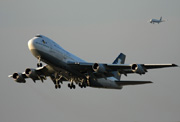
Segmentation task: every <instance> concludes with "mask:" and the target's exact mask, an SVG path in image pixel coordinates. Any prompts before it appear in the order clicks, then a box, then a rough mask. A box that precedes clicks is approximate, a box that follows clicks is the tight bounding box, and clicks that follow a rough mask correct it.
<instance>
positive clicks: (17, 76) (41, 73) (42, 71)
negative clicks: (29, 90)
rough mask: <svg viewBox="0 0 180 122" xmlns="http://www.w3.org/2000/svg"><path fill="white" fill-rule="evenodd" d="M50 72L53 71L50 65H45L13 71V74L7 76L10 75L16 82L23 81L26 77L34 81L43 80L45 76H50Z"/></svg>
mask: <svg viewBox="0 0 180 122" xmlns="http://www.w3.org/2000/svg"><path fill="white" fill-rule="evenodd" d="M52 73H54V70H53V69H52V67H51V66H49V65H46V66H44V67H40V68H36V69H31V68H27V69H26V71H25V72H23V73H14V74H13V75H9V76H8V77H12V78H13V79H14V80H15V81H16V82H19V83H25V82H26V80H25V79H26V78H31V79H32V80H33V81H34V82H35V81H36V80H41V81H42V82H43V80H45V79H46V76H50V75H51V74H52Z"/></svg>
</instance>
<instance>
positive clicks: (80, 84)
mask: <svg viewBox="0 0 180 122" xmlns="http://www.w3.org/2000/svg"><path fill="white" fill-rule="evenodd" d="M86 86H87V84H86V83H84V82H83V83H79V87H81V88H86Z"/></svg>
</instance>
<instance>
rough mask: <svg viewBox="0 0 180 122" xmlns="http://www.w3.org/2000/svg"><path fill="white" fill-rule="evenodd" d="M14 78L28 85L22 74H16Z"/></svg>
mask: <svg viewBox="0 0 180 122" xmlns="http://www.w3.org/2000/svg"><path fill="white" fill-rule="evenodd" d="M12 77H13V79H14V80H15V81H16V82H18V83H26V80H25V79H24V77H23V75H22V73H14V74H13V76H12Z"/></svg>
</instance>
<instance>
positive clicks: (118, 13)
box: [0, 0, 180, 122]
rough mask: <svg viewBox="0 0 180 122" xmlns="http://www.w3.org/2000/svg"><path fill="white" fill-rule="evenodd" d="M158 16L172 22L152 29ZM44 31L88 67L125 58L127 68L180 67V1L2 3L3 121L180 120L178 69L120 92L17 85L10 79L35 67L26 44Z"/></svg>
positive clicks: (145, 77)
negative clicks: (152, 21)
mask: <svg viewBox="0 0 180 122" xmlns="http://www.w3.org/2000/svg"><path fill="white" fill-rule="evenodd" d="M160 16H162V17H163V19H166V20H168V21H167V22H164V23H161V24H154V25H153V24H150V23H147V21H148V20H149V19H151V18H157V19H159V18H160ZM38 33H39V34H43V35H45V36H48V37H49V38H51V39H53V40H55V41H56V42H57V43H58V44H60V45H61V46H62V47H63V48H65V49H66V50H68V51H70V52H72V53H74V54H75V55H77V56H79V57H80V58H82V59H84V60H86V61H90V62H107V63H111V62H112V61H113V60H114V59H115V58H116V56H117V55H118V54H119V53H120V52H123V53H125V54H126V55H127V58H126V59H127V60H126V63H176V64H179V65H180V55H179V52H180V1H179V0H89V1H87V0H51V1H50V0H1V1H0V54H1V63H0V70H1V73H0V76H1V82H0V100H1V101H0V121H2V122H12V121H13V122H23V121H25V122H49V121H51V122H56V121H59V122H71V121H73V122H117V121H122V122H178V121H180V116H179V115H180V80H179V79H180V75H179V74H180V68H169V69H157V70H149V72H148V73H147V74H146V75H143V76H139V75H129V76H128V77H125V76H122V79H124V80H129V79H130V80H132V79H133V80H151V81H153V82H154V83H153V84H149V85H140V86H128V87H124V88H123V89H122V90H106V89H95V88H86V89H80V88H78V87H77V88H76V89H75V90H70V89H69V88H68V87H67V83H64V84H63V85H62V88H61V89H60V90H59V89H58V90H55V89H54V84H53V83H52V81H50V79H48V80H47V81H45V83H41V82H40V81H39V82H37V83H36V84H35V83H33V81H31V80H30V79H29V80H27V83H26V84H18V83H15V82H14V81H13V80H12V79H10V78H8V77H7V76H8V75H9V74H13V73H14V72H23V71H25V69H26V68H28V67H31V68H35V67H36V63H37V59H35V58H34V57H33V55H32V54H31V52H30V51H29V50H28V47H27V42H28V40H29V39H31V38H33V36H34V35H36V34H38Z"/></svg>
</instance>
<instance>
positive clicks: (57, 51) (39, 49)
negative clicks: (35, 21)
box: [28, 35, 122, 89]
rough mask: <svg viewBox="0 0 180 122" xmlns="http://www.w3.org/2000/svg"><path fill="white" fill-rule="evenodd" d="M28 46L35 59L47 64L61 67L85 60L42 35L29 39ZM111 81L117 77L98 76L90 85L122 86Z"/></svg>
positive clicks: (103, 86) (100, 86)
mask: <svg viewBox="0 0 180 122" xmlns="http://www.w3.org/2000/svg"><path fill="white" fill-rule="evenodd" d="M28 48H29V50H30V51H31V52H32V54H33V55H34V56H35V57H36V58H37V59H39V60H41V61H43V62H45V63H47V64H49V65H52V66H56V67H60V68H63V69H64V66H65V65H67V63H68V62H85V61H84V60H82V59H80V58H78V57H77V56H75V55H73V54H71V53H69V52H68V51H66V50H64V49H63V48H62V47H61V46H59V45H58V44H57V43H55V42H54V41H53V40H51V39H49V38H47V37H45V36H42V35H39V36H36V37H34V38H32V39H31V40H29V42H28ZM65 70H67V69H65ZM73 70H74V69H73ZM73 70H72V71H73ZM77 72H78V71H77ZM113 81H117V79H116V78H115V77H106V78H99V79H96V81H95V82H94V83H93V85H91V86H92V87H98V88H110V89H111V88H112V89H121V88H122V86H119V85H118V84H116V82H113Z"/></svg>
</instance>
